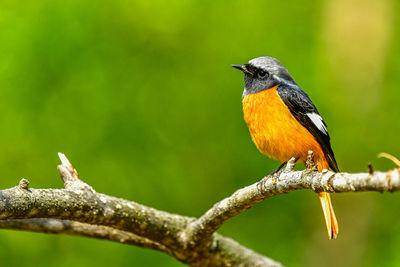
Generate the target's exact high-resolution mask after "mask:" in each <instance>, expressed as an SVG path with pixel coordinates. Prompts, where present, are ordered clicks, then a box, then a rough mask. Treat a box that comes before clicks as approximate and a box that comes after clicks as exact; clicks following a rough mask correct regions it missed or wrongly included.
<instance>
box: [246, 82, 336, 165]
mask: <svg viewBox="0 0 400 267" xmlns="http://www.w3.org/2000/svg"><path fill="white" fill-rule="evenodd" d="M277 88H278V87H277V86H275V87H273V88H270V89H268V90H265V91H262V92H259V93H256V94H249V95H246V96H245V97H244V98H243V112H244V119H245V121H246V123H247V125H248V127H249V130H250V134H251V138H252V139H253V141H254V143H255V144H256V146H257V148H258V149H259V150H260V151H261V152H262V153H264V154H266V155H267V156H269V157H271V158H273V159H276V160H279V161H282V162H283V161H288V160H289V159H290V158H291V157H296V158H298V159H299V160H301V161H303V162H305V161H306V160H307V154H308V150H312V151H313V152H314V157H315V162H317V163H319V168H321V170H322V169H328V168H329V164H328V161H327V160H326V157H325V154H324V152H323V150H322V148H321V146H320V145H319V143H318V142H317V141H316V140H315V138H314V137H313V136H312V134H311V133H310V132H309V131H308V130H307V129H306V128H305V127H304V126H303V125H301V124H300V123H299V122H298V121H297V120H296V118H295V117H294V116H293V115H292V114H291V113H290V110H289V108H288V107H287V106H286V105H285V104H284V103H283V101H282V99H281V98H280V96H279V95H278V92H277Z"/></svg>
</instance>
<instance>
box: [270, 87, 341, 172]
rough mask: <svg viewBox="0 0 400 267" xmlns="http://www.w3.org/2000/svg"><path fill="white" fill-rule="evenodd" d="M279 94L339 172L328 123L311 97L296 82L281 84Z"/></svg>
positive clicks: (332, 166)
mask: <svg viewBox="0 0 400 267" xmlns="http://www.w3.org/2000/svg"><path fill="white" fill-rule="evenodd" d="M278 94H279V96H280V97H281V99H282V100H283V102H284V103H285V104H286V105H287V106H288V107H289V110H290V112H291V113H292V115H293V116H294V117H295V118H296V119H297V120H298V121H299V122H300V123H301V124H302V125H303V126H304V127H305V128H306V129H307V130H308V131H309V132H310V133H311V134H312V135H313V136H314V138H315V139H316V140H317V141H318V143H319V144H320V145H321V147H322V149H323V150H324V152H325V154H326V155H327V158H328V163H329V167H331V169H332V170H334V171H335V172H339V168H338V166H337V163H336V160H335V155H334V154H333V151H332V148H331V143H330V137H329V134H328V130H327V129H326V124H325V122H324V121H323V119H322V117H321V116H320V115H319V113H318V110H317V108H316V107H315V106H314V104H313V102H312V101H311V99H310V97H309V96H308V95H307V94H306V93H305V92H304V91H303V90H302V89H301V88H300V87H299V86H298V85H296V84H294V85H292V84H290V85H286V84H285V85H280V86H279V87H278Z"/></svg>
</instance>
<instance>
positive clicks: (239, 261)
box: [0, 154, 400, 266]
mask: <svg viewBox="0 0 400 267" xmlns="http://www.w3.org/2000/svg"><path fill="white" fill-rule="evenodd" d="M60 159H61V162H62V165H59V166H58V170H59V172H60V174H61V178H62V179H63V182H64V187H65V188H64V189H32V188H29V186H28V185H29V182H28V181H27V180H26V179H22V180H21V181H20V183H19V185H18V186H16V187H13V188H10V189H5V190H0V228H5V229H18V230H27V231H34V232H43V233H55V234H70V235H80V236H87V237H93V238H99V239H107V240H111V241H115V242H120V243H124V244H130V245H136V246H140V247H145V248H150V249H155V250H159V251H163V252H165V253H167V254H169V255H171V256H173V257H175V258H176V259H178V260H180V261H182V262H184V263H187V264H189V265H192V266H205V265H212V266H281V264H280V263H278V262H275V261H274V260H271V259H269V258H267V257H265V256H262V255H259V254H257V253H255V252H254V251H252V250H250V249H248V248H245V247H243V246H241V245H240V244H239V243H237V242H235V241H233V240H232V239H230V238H226V237H223V236H221V235H219V234H217V233H216V230H217V229H218V228H219V227H220V226H221V225H222V224H223V223H224V222H225V221H227V220H228V219H230V218H232V217H234V216H235V215H237V214H239V213H241V212H243V211H244V210H246V209H249V208H251V207H252V206H253V205H255V204H256V203H258V202H260V201H262V200H263V199H266V198H269V197H272V196H275V195H278V194H286V193H289V192H291V191H295V190H301V189H311V190H313V191H314V192H320V191H328V192H332V193H340V192H360V191H379V192H383V191H389V192H396V191H399V189H400V170H399V169H394V170H391V171H388V172H374V171H373V170H372V168H370V172H369V173H355V174H350V173H333V172H331V171H328V170H325V171H323V172H322V173H319V172H317V171H315V166H314V164H313V160H312V154H310V157H309V165H308V168H307V169H306V170H304V171H294V159H292V160H291V161H289V163H288V165H287V167H286V168H285V169H284V170H282V171H281V172H280V173H278V174H277V175H276V176H275V177H272V178H271V179H264V180H263V182H262V183H255V184H252V185H250V186H247V187H245V188H242V189H239V190H237V191H236V192H235V193H233V195H231V196H230V197H227V198H225V199H224V200H222V201H220V202H218V203H216V204H215V205H214V206H213V207H212V208H211V209H210V210H208V211H207V212H206V213H205V214H204V215H203V216H201V217H200V218H198V219H196V218H191V217H186V216H182V215H177V214H171V213H168V212H164V211H160V210H156V209H154V208H151V207H147V206H144V205H141V204H138V203H135V202H132V201H128V200H125V199H120V198H115V197H112V196H107V195H104V194H100V193H97V192H96V191H95V190H94V189H93V188H92V187H91V186H89V185H88V184H86V183H84V182H82V181H81V180H80V179H79V178H78V173H77V172H76V170H75V169H74V168H73V167H72V165H71V164H70V162H69V161H68V159H67V158H66V157H65V156H64V155H63V154H60Z"/></svg>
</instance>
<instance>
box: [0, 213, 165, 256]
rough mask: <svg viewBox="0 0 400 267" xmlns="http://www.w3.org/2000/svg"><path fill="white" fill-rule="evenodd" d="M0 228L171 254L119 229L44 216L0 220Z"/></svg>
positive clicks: (159, 246)
mask: <svg viewBox="0 0 400 267" xmlns="http://www.w3.org/2000/svg"><path fill="white" fill-rule="evenodd" d="M0 228H3V229H13V230H24V231H31V232H38V233H51V234H66V235H76V236H85V237H92V238H97V239H104V240H109V241H114V242H118V243H122V244H128V245H134V246H138V247H143V248H150V249H154V250H159V251H163V252H165V253H167V254H172V252H171V251H170V250H169V249H168V248H167V247H165V246H163V245H160V244H158V243H157V242H153V241H151V240H149V239H147V238H144V237H140V236H137V235H135V234H132V233H129V232H125V231H121V230H118V229H114V228H111V227H107V226H101V225H91V224H87V223H81V222H74V221H69V220H59V219H44V218H34V219H15V220H0Z"/></svg>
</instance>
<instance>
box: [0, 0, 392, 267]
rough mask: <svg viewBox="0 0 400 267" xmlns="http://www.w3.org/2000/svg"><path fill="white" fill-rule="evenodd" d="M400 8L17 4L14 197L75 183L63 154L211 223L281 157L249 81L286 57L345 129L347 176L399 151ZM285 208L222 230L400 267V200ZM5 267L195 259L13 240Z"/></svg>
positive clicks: (6, 56) (310, 257) (272, 244)
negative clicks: (262, 66) (252, 125)
mask: <svg viewBox="0 0 400 267" xmlns="http://www.w3.org/2000/svg"><path fill="white" fill-rule="evenodd" d="M399 7H400V4H399V3H398V1H395V0H393V1H391V0H381V1H380V0H375V1H374V0H362V1H361V0H350V1H346V0H336V1H316V0H314V1H307V2H304V1H262V0H259V1H183V0H180V1H146V0H141V1H89V0H85V1H83V0H79V1H78V0H76V1H43V0H40V1H9V0H3V1H1V2H0V38H1V39H0V40H1V41H0V49H1V55H0V114H1V115H0V129H1V131H0V147H1V152H0V169H1V172H2V174H1V179H0V187H1V188H9V187H12V186H15V185H16V184H17V183H18V181H19V179H20V178H22V177H25V178H27V179H29V181H30V183H31V186H32V187H35V188H60V187H62V183H61V180H60V178H59V175H58V173H57V170H56V165H57V164H58V158H57V152H58V151H61V152H63V153H65V154H66V155H67V156H68V158H69V159H70V160H71V161H72V163H73V164H74V166H75V167H76V168H77V170H78V172H79V174H80V177H81V178H82V179H83V180H84V181H86V182H88V183H89V184H91V185H92V186H93V187H94V188H95V189H96V190H97V191H98V192H102V193H105V194H109V195H113V196H118V197H122V198H126V199H130V200H134V201H137V202H139V203H142V204H146V205H149V206H152V207H155V208H157V209H162V210H166V211H170V212H174V213H179V214H183V215H188V216H200V215H201V214H202V213H203V212H204V211H206V210H207V209H208V208H209V207H211V206H212V205H213V204H214V203H215V202H217V201H219V200H221V199H222V198H224V197H226V196H228V195H230V194H231V193H232V192H233V191H234V190H236V189H238V188H240V187H243V186H246V185H249V184H251V183H254V182H255V181H257V180H259V179H260V178H261V177H263V176H264V175H266V174H267V173H269V172H271V171H272V170H273V169H275V168H276V167H277V166H278V165H279V163H278V162H276V161H273V160H271V159H268V158H267V157H265V156H263V155H262V154H260V153H259V152H258V151H257V149H256V147H255V146H254V144H253V143H252V141H251V139H250V136H249V133H248V130H247V127H246V125H245V123H244V121H243V115H242V110H241V95H242V90H243V75H242V74H241V73H239V72H238V71H237V70H234V69H232V68H231V67H230V64H242V63H245V62H247V61H248V60H249V59H251V58H254V57H257V56H264V55H269V56H273V57H276V58H278V59H279V60H280V61H281V62H282V63H283V64H284V65H285V66H286V67H287V68H288V70H289V72H290V73H291V74H292V75H293V76H294V78H295V80H296V81H297V82H298V84H299V85H300V86H301V87H302V88H303V89H304V90H305V91H306V92H307V93H308V94H309V95H310V97H311V98H312V99H313V101H314V103H315V104H316V105H317V107H318V109H319V111H320V113H321V114H322V115H323V117H324V119H325V121H326V122H327V124H328V126H329V131H330V134H331V137H332V146H333V149H334V151H335V154H336V158H337V161H338V163H339V166H340V168H341V170H343V171H347V172H361V171H366V170H367V163H368V162H369V161H371V162H372V164H373V166H374V168H375V169H379V170H387V169H390V168H393V167H394V165H393V163H391V162H390V161H388V160H385V159H377V157H376V155H377V154H378V153H379V152H382V151H384V152H388V153H391V154H393V155H395V156H397V157H399V156H400V138H399V130H400V129H399V124H398V122H399V120H398V119H399V114H400V105H399V102H400V93H399V88H400V75H399V74H400V54H399V48H400V39H399V33H400V32H399V26H400V21H399V17H398V13H399V12H398V11H399ZM333 201H334V206H335V210H336V214H337V216H338V219H339V223H340V235H339V238H338V239H337V240H336V241H330V240H328V238H327V234H326V229H325V225H324V221H323V217H322V212H321V208H320V204H319V201H318V198H317V195H316V194H313V193H312V192H310V191H299V192H294V193H291V194H289V195H282V196H277V197H274V198H271V199H268V200H266V201H264V202H262V203H260V204H258V205H256V206H255V207H254V208H252V209H251V210H249V211H246V212H244V213H242V214H240V215H239V216H237V217H235V218H233V219H231V220H230V221H228V222H227V223H226V224H225V225H224V226H223V227H222V228H221V229H220V230H219V232H220V233H222V234H224V235H226V236H229V237H232V238H234V239H236V240H237V241H239V242H240V243H241V244H243V245H245V246H248V247H249V248H252V249H254V250H255V251H257V252H259V253H262V254H265V255H267V256H269V257H272V258H273V259H275V260H277V261H280V262H282V263H284V264H287V265H289V266H378V265H379V266H400V254H399V253H398V252H399V249H400V219H399V215H400V210H399V207H400V194H388V193H385V194H379V193H357V194H337V195H334V196H333ZM0 260H1V265H2V266H38V263H40V266H56V265H57V266H76V267H78V266H143V265H145V264H146V265H147V266H182V264H181V263H179V262H177V261H176V260H175V259H173V258H171V257H169V256H166V255H164V254H162V253H159V252H155V251H150V250H145V249H142V248H137V247H131V246H126V245H120V244H116V243H112V242H107V241H99V240H92V239H87V238H80V237H70V236H54V235H46V234H36V233H28V232H17V231H8V230H1V231H0Z"/></svg>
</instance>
